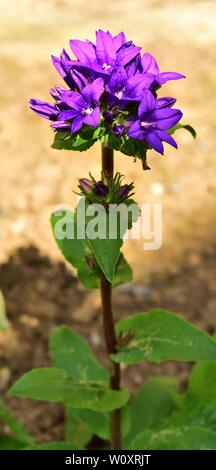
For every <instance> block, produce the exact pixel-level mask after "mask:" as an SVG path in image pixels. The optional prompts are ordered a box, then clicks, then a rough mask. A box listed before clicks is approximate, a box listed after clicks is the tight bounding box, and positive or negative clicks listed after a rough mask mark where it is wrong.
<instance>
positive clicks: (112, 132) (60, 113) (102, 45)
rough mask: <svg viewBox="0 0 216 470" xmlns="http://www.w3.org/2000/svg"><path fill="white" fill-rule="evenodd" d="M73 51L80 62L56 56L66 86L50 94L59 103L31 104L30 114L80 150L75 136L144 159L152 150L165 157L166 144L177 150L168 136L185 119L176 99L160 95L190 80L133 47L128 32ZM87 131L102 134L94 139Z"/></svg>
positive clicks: (74, 45)
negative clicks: (166, 86) (170, 85)
mask: <svg viewBox="0 0 216 470" xmlns="http://www.w3.org/2000/svg"><path fill="white" fill-rule="evenodd" d="M70 47H71V49H72V52H73V54H74V56H75V58H74V59H73V58H72V59H71V57H70V56H69V55H68V53H67V52H66V51H65V50H64V49H63V51H62V53H61V55H60V57H59V58H58V57H55V56H52V62H53V64H54V66H55V68H56V69H57V71H58V73H59V75H60V76H61V78H62V79H63V80H64V82H65V85H64V86H56V87H55V88H52V89H51V90H50V93H51V96H52V98H53V100H54V103H53V104H49V103H47V102H45V101H42V100H38V99H32V100H30V108H31V109H32V110H33V111H35V112H36V113H37V114H39V115H40V116H41V117H44V118H45V119H48V120H50V121H52V123H51V126H52V128H53V129H54V131H55V132H57V135H58V134H59V133H60V132H61V133H62V132H64V135H65V136H66V137H67V136H68V135H69V136H71V140H70V142H71V148H74V147H73V136H74V139H76V136H77V135H79V136H80V137H81V138H82V141H84V140H85V139H86V135H87V134H88V137H87V138H88V139H89V138H91V139H92V143H94V142H95V141H96V140H97V139H100V140H101V141H102V142H106V145H108V146H111V147H112V148H117V149H119V150H121V151H122V152H123V153H126V154H127V155H136V156H137V155H138V156H140V158H142V155H143V152H145V151H146V149H148V148H153V149H155V150H156V151H157V152H159V153H163V152H164V148H163V144H162V142H167V143H168V144H170V145H172V146H174V147H177V145H176V143H175V141H174V139H173V138H172V137H171V136H170V134H169V133H168V132H167V131H169V129H170V128H172V127H173V126H174V125H175V124H176V123H177V122H178V121H179V120H180V119H181V117H182V112H181V111H180V110H179V109H175V108H173V105H174V103H175V101H176V100H175V99H174V98H171V97H164V98H160V97H158V96H157V90H158V89H160V88H161V86H162V85H163V84H164V83H165V82H167V81H168V80H178V79H180V78H184V75H182V74H179V73H177V72H160V70H159V66H158V64H157V62H156V59H155V58H154V57H153V56H152V55H151V54H150V53H148V52H146V53H144V54H143V55H141V53H140V50H141V48H140V47H138V46H137V45H135V44H134V43H133V42H132V41H127V40H126V37H125V34H124V33H123V32H121V33H119V34H117V35H116V36H113V35H112V34H111V33H110V32H109V31H102V30H101V29H100V30H98V31H97V32H96V42H95V44H94V43H93V42H91V41H89V40H85V41H81V40H77V39H72V40H71V41H70ZM87 129H89V130H90V129H93V131H92V132H94V130H96V132H94V134H93V133H91V137H89V135H90V134H89V133H87V134H86V131H87ZM111 136H112V137H111ZM62 141H63V140H62ZM136 142H139V145H138V144H137V145H136ZM58 148H59V147H58ZM63 148H64V147H63ZM66 148H69V147H68V144H67V147H66ZM137 152H138V153H137Z"/></svg>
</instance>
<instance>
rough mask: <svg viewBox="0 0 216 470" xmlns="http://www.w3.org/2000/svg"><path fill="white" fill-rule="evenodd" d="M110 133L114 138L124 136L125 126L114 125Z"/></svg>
mask: <svg viewBox="0 0 216 470" xmlns="http://www.w3.org/2000/svg"><path fill="white" fill-rule="evenodd" d="M111 132H112V134H114V135H115V136H116V137H121V136H122V135H124V132H125V126H120V125H119V124H114V126H113V127H112V129H111Z"/></svg>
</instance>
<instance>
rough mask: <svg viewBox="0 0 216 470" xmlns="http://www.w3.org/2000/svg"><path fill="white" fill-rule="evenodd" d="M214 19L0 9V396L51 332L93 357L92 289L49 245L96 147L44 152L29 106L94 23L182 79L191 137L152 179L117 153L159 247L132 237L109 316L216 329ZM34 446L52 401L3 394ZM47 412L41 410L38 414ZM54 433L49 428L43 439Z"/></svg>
mask: <svg viewBox="0 0 216 470" xmlns="http://www.w3.org/2000/svg"><path fill="white" fill-rule="evenodd" d="M215 15H216V2H215V1H207V0H206V1H205V0H203V1H202V0H200V1H199V0H190V1H189V0H182V1H181V2H177V3H176V2H173V1H172V0H145V1H144V0H133V1H132V0H124V1H123V0H118V1H114V0H110V1H109V2H107V3H104V2H101V1H99V0H91V1H90V2H88V1H87V0H43V1H42V0H19V2H15V1H14V0H0V57H1V61H0V69H1V73H0V77H1V95H0V105H1V114H0V140H1V167H0V263H1V264H0V289H1V290H2V291H3V293H4V295H5V298H6V306H7V313H8V318H9V320H10V324H11V328H10V329H9V330H8V331H7V332H5V333H1V334H0V394H1V395H2V396H5V394H6V391H7V389H8V387H9V386H10V384H12V383H13V382H14V381H15V380H16V378H18V377H19V376H20V375H21V374H22V373H23V372H24V371H25V370H29V369H30V368H32V367H41V366H46V365H47V364H49V363H50V362H49V361H50V360H49V355H48V344H47V338H48V334H49V331H50V330H51V329H52V328H53V327H54V326H55V325H57V324H61V323H67V324H69V325H71V326H72V327H73V328H74V329H75V330H76V331H78V332H82V334H84V335H85V336H86V338H87V339H88V340H89V341H90V342H91V344H92V347H93V348H94V349H95V351H96V352H97V353H98V354H99V355H100V356H101V359H102V360H103V359H104V358H103V342H102V339H101V326H100V298H99V294H98V292H88V291H86V290H84V289H83V288H82V286H81V285H80V284H79V283H78V282H77V280H76V277H75V275H74V273H73V272H72V271H71V269H70V267H69V266H66V265H65V263H64V261H63V259H62V257H61V254H60V253H59V251H58V249H57V247H56V245H55V242H54V240H53V238H52V234H51V230H50V225H49V216H50V214H51V212H52V211H53V209H54V208H55V206H56V205H57V204H60V203H67V204H71V203H72V204H73V203H74V202H75V195H74V194H73V192H72V191H73V190H76V185H77V179H78V177H87V176H88V172H89V171H91V172H92V173H93V175H94V176H95V177H99V176H100V147H99V146H97V145H95V146H94V147H92V148H91V149H89V150H88V151H86V152H83V153H75V152H71V153H70V152H69V153H68V152H67V151H61V152H60V151H58V150H53V149H51V148H50V145H51V144H52V140H53V134H52V131H51V130H50V128H49V122H48V121H45V120H43V119H41V118H39V117H38V116H36V115H35V114H33V113H32V112H31V111H30V110H29V108H28V101H29V99H30V98H32V97H34V98H41V99H44V100H46V99H47V100H49V99H50V98H49V90H50V88H51V87H53V86H54V85H56V84H61V79H60V77H59V76H58V74H57V72H56V70H55V69H54V67H53V66H52V64H51V60H50V55H51V54H54V55H59V54H60V52H61V50H62V48H63V47H65V48H66V50H67V51H68V52H70V49H69V45H68V41H69V39H72V38H80V39H85V38H89V39H91V40H94V32H95V30H96V29H98V28H102V29H105V30H107V29H108V30H110V31H111V32H112V33H113V34H116V33H118V32H120V31H122V30H123V31H124V32H125V33H126V36H127V38H128V39H129V40H130V39H132V40H133V41H134V42H135V43H136V44H138V45H140V46H142V47H143V49H144V51H148V52H151V53H152V54H153V55H154V56H155V57H156V58H157V59H158V62H159V65H160V68H161V70H162V71H170V70H171V71H176V72H180V73H183V74H185V75H186V77H187V79H186V80H181V81H179V82H169V83H168V84H166V85H165V86H164V87H163V94H164V95H166V96H175V97H177V103H178V106H179V107H180V108H181V109H182V110H183V112H184V117H183V122H184V123H186V124H187V123H190V124H191V125H192V126H193V127H194V128H195V129H196V131H197V140H196V141H194V140H193V138H192V137H191V135H190V134H188V133H187V132H186V131H184V130H179V131H178V132H177V133H176V134H175V137H176V140H177V142H178V145H179V150H178V151H176V150H175V149H173V148H171V147H168V146H167V147H166V154H165V156H164V157H161V156H159V155H158V154H156V153H155V152H153V151H152V152H151V154H150V155H149V160H148V163H149V165H150V167H151V171H147V172H143V171H142V169H141V165H140V163H139V162H136V163H134V162H133V158H129V157H127V156H125V155H122V154H118V153H116V155H115V165H116V170H119V171H120V172H123V173H124V174H125V175H126V181H127V182H130V181H131V180H133V181H134V182H135V187H136V199H137V201H138V202H139V203H140V204H143V203H150V204H153V203H155V202H156V203H162V204H163V212H164V213H163V216H164V236H163V238H164V240H163V246H162V248H161V249H160V250H159V251H155V252H149V251H143V240H135V241H128V242H127V243H126V246H125V255H126V257H127V259H128V260H129V262H130V263H131V264H132V266H133V269H134V280H135V282H134V284H133V285H125V286H122V287H119V288H117V289H116V290H115V292H114V303H115V313H116V316H121V315H125V314H129V313H131V312H132V313H135V312H137V311H144V310H145V309H147V308H151V307H155V306H160V307H163V308H167V309H169V310H173V311H175V312H177V313H179V314H181V315H183V316H185V318H188V319H189V320H190V321H192V322H193V323H194V324H196V325H198V326H201V327H202V328H203V329H205V330H206V331H208V332H210V333H211V332H212V331H214V329H215V327H216V296H215V294H216V282H215V278H216V263H215V261H216V251H215V250H216V215H215V197H216V178H215V172H216V161H215V144H216V137H215V128H216V113H215V109H216V98H215V96H216V95H215V93H214V91H215V89H214V88H215V76H216V70H215V40H216V28H215ZM161 373H166V374H170V375H179V376H180V378H181V383H182V384H183V385H184V383H185V381H186V380H187V373H188V366H186V365H185V364H175V363H166V364H164V365H163V366H162V367H161V366H151V367H150V366H149V365H146V364H143V365H142V366H136V367H134V368H133V370H132V372H131V371H130V372H129V371H128V370H127V368H126V369H125V370H124V379H123V380H124V382H126V383H127V385H129V387H130V388H131V390H134V389H135V388H136V387H138V386H139V385H140V384H141V383H142V381H143V379H144V378H145V377H147V376H149V375H150V374H161ZM6 401H7V402H8V404H9V406H10V408H11V409H12V410H13V411H14V412H15V413H16V414H17V415H18V416H19V417H21V419H22V421H23V422H24V423H25V424H27V426H28V428H29V429H30V431H31V432H33V433H34V434H37V435H38V436H39V438H41V439H43V440H49V439H50V438H51V437H52V438H54V439H59V437H61V433H62V412H61V408H60V407H59V406H57V405H49V406H48V405H45V404H40V403H36V402H32V401H30V400H24V399H18V400H17V399H15V398H10V399H8V398H7V399H6ZM45 410H46V412H45ZM50 429H51V430H50Z"/></svg>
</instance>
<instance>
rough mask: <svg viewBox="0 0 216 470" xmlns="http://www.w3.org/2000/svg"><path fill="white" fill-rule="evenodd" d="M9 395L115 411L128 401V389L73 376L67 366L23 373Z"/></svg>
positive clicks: (76, 406) (77, 406)
mask: <svg viewBox="0 0 216 470" xmlns="http://www.w3.org/2000/svg"><path fill="white" fill-rule="evenodd" d="M10 395H16V396H21V397H29V398H34V399H36V400H47V401H54V402H55V401H56V402H63V403H64V404H65V405H67V406H70V407H72V408H89V409H92V410H95V411H112V410H114V409H117V408H121V407H122V406H124V405H125V404H126V402H127V401H128V392H127V391H126V390H121V391H111V390H109V389H108V388H106V387H105V386H103V385H101V384H98V383H97V382H96V383H95V382H82V381H77V380H74V379H72V377H70V376H69V375H68V374H67V373H66V372H65V371H64V370H61V369H56V368H50V369H49V368H48V369H47V368H44V369H35V370H32V371H31V372H28V373H27V374H24V375H23V376H22V377H21V378H20V379H19V380H18V381H17V382H16V383H15V384H14V385H13V387H12V388H11V390H10Z"/></svg>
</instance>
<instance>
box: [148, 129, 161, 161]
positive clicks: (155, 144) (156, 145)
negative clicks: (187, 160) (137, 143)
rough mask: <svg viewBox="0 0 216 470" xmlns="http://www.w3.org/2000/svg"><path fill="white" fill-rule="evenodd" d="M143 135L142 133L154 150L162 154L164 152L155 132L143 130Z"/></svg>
mask: <svg viewBox="0 0 216 470" xmlns="http://www.w3.org/2000/svg"><path fill="white" fill-rule="evenodd" d="M143 135H144V139H145V140H146V141H147V142H148V144H149V145H150V147H152V148H153V149H154V150H156V152H159V153H161V154H162V155H163V154H164V147H163V144H162V142H161V140H160V139H159V137H158V136H157V135H156V133H155V132H153V131H149V130H145V131H144V132H143Z"/></svg>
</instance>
